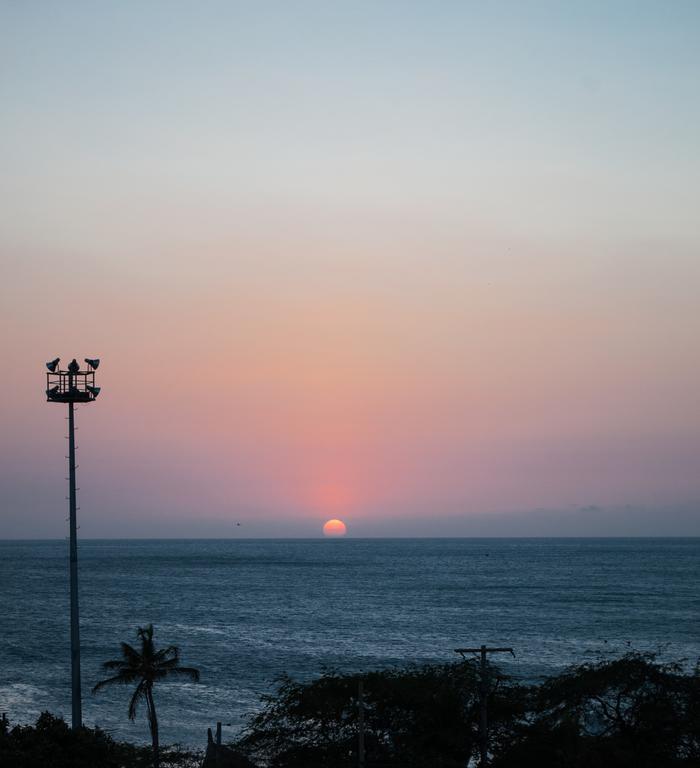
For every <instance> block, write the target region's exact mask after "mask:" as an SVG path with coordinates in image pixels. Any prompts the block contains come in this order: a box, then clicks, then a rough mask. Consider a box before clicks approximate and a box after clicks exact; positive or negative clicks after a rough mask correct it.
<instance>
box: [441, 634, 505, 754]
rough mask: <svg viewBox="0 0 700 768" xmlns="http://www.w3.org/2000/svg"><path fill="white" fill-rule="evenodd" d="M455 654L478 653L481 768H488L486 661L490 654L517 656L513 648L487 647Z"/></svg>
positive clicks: (468, 649)
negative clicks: (487, 655)
mask: <svg viewBox="0 0 700 768" xmlns="http://www.w3.org/2000/svg"><path fill="white" fill-rule="evenodd" d="M455 653H458V654H459V655H460V656H461V657H462V658H463V659H464V658H466V656H465V654H467V653H478V654H479V655H480V657H481V659H480V662H481V663H480V665H479V668H480V673H481V674H480V680H479V699H480V705H481V707H480V708H481V723H480V726H479V753H480V756H479V768H486V766H487V765H488V760H489V731H488V725H489V724H488V712H487V703H488V695H489V679H488V662H487V660H486V654H488V653H510V654H511V655H513V656H515V651H514V650H513V649H512V648H488V647H487V646H485V645H482V646H479V648H455Z"/></svg>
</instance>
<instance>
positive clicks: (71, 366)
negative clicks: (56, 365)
mask: <svg viewBox="0 0 700 768" xmlns="http://www.w3.org/2000/svg"><path fill="white" fill-rule="evenodd" d="M79 370H80V363H79V362H78V361H77V360H76V359H75V358H73V359H72V360H71V361H70V363H68V373H78V371H79Z"/></svg>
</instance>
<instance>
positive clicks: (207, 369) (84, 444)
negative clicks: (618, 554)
mask: <svg viewBox="0 0 700 768" xmlns="http://www.w3.org/2000/svg"><path fill="white" fill-rule="evenodd" d="M305 8H306V6H305ZM387 8H388V6H387ZM410 8H411V9H410V11H409V10H406V9H404V12H403V13H402V14H400V15H399V16H396V17H395V16H393V15H392V14H391V13H389V11H388V10H386V11H382V13H381V14H380V15H381V18H379V19H377V18H374V17H373V25H367V24H365V21H368V20H369V16H368V14H369V15H372V14H375V13H379V12H378V11H373V10H372V7H371V6H365V5H364V4H360V5H359V6H358V7H357V9H356V11H355V12H354V13H353V14H350V12H349V10H348V9H346V11H343V12H342V13H341V12H339V15H340V16H342V17H343V18H340V17H339V18H335V17H333V15H332V14H331V15H327V14H322V13H321V12H320V11H319V10H318V8H317V9H316V10H314V9H313V7H312V6H309V7H308V8H306V10H305V11H304V13H303V14H302V15H303V16H304V18H305V19H306V21H307V22H308V23H309V24H311V23H313V25H314V29H315V30H316V31H315V33H314V35H313V36H312V37H311V38H310V39H307V38H304V39H301V38H299V39H298V38H297V37H296V36H294V35H293V33H292V31H290V30H292V29H293V27H289V26H285V23H284V19H278V18H277V17H275V18H274V19H270V18H267V17H266V18H265V19H264V20H263V19H262V17H261V18H258V17H257V16H256V14H255V13H254V12H252V11H243V10H241V9H238V10H237V11H235V12H234V10H232V9H227V10H225V11H224V10H222V14H223V16H222V18H221V19H220V22H219V23H218V24H216V25H214V24H213V23H209V22H206V21H203V20H200V19H198V20H197V24H200V22H201V24H202V26H201V27H199V26H197V27H196V29H197V30H198V32H197V34H192V35H191V34H190V26H188V20H187V18H185V17H186V16H188V12H187V11H186V10H185V9H183V8H179V10H178V11H177V12H175V13H173V14H169V16H168V18H169V20H170V22H169V25H168V26H167V27H166V28H163V27H162V26H161V25H160V23H159V13H160V11H158V10H157V4H155V5H154V8H150V9H148V10H147V11H144V10H143V9H139V13H138V14H136V15H131V14H130V13H129V11H128V10H122V11H119V10H117V9H112V10H109V11H103V13H106V14H107V15H111V16H113V17H114V18H110V19H108V20H105V19H104V18H102V17H100V18H98V16H97V15H96V16H92V15H91V13H87V12H86V13H82V14H79V16H76V14H75V12H74V10H73V11H72V10H71V9H70V8H67V9H66V10H65V11H61V10H53V11H51V14H52V18H51V19H43V20H41V19H37V18H36V17H35V16H32V15H31V14H25V13H24V12H23V11H22V10H21V9H10V10H7V9H6V10H5V11H3V13H4V14H5V15H7V16H8V18H7V19H6V22H7V24H5V25H4V28H5V29H6V30H9V31H8V32H6V34H7V35H8V39H7V41H6V42H7V43H8V46H7V49H6V54H5V58H6V62H5V65H4V66H3V70H4V74H3V78H4V80H3V85H4V89H5V97H4V102H5V106H6V108H7V109H6V111H7V119H6V127H7V130H6V134H7V137H6V140H5V141H4V143H3V148H2V150H0V151H1V152H2V153H3V160H4V163H3V167H4V168H5V169H6V170H5V173H4V179H3V188H2V190H1V197H2V203H3V204H2V206H0V231H1V232H2V235H1V236H0V237H1V239H0V248H1V256H2V282H1V284H0V320H1V321H2V328H3V331H4V332H3V353H4V354H3V359H4V360H5V373H4V396H3V398H2V400H1V401H0V409H1V416H2V434H3V440H2V444H1V447H0V482H1V485H2V489H3V490H2V497H1V499H0V504H1V505H2V506H1V507H0V510H1V511H0V537H2V536H3V535H8V536H27V537H30V536H38V535H42V536H43V535H45V536H62V535H63V533H64V528H65V522H64V517H65V515H64V514H63V513H64V503H63V496H64V480H63V478H64V475H65V460H64V458H63V456H64V451H63V448H64V446H63V442H64V441H63V434H64V431H63V423H64V422H63V417H64V413H63V409H62V408H60V407H58V406H54V405H48V404H46V403H45V402H44V399H43V389H44V383H43V373H44V371H43V362H44V360H49V359H51V358H53V357H55V356H56V355H60V356H61V357H62V358H63V359H64V362H67V361H68V360H70V358H71V357H73V356H77V357H78V359H82V358H83V357H85V356H98V357H100V358H102V361H103V363H102V366H101V367H100V369H99V372H98V378H99V380H100V384H101V385H102V386H103V392H102V394H101V396H100V398H99V400H98V402H97V403H95V404H94V405H90V406H88V407H85V408H81V409H80V410H79V414H78V419H79V426H80V432H79V433H78V435H79V445H80V448H81V451H80V469H79V476H80V482H79V485H80V486H81V489H82V490H81V495H80V503H81V507H82V510H81V526H82V527H81V533H82V534H83V535H86V536H101V535H111V536H119V535H124V536H139V535H144V536H146V535H148V536H151V535H198V534H201V535H233V534H235V535H239V534H240V535H251V536H255V535H273V536H274V535H317V534H318V533H319V532H320V529H321V525H322V523H323V521H324V520H326V519H327V518H329V517H342V518H343V519H344V520H345V521H346V522H347V523H348V529H349V533H350V534H356V535H374V534H380V533H381V534H387V533H389V534H407V535H410V534H412V533H420V534H430V533H435V534H436V535H437V534H441V533H445V534H458V533H465V534H469V533H470V532H473V531H475V530H477V528H478V531H480V532H483V531H486V532H495V533H499V534H507V533H508V532H509V531H511V530H513V528H512V527H511V523H510V522H509V521H512V517H508V515H513V514H515V515H524V516H525V517H524V518H523V519H525V518H526V517H527V515H528V514H529V513H530V512H531V511H532V510H542V509H544V510H548V512H547V515H549V517H547V521H546V522H545V523H542V522H541V519H540V518H541V514H542V513H541V512H538V513H537V514H538V515H540V518H538V520H540V522H539V523H538V524H537V526H535V527H533V528H532V532H534V533H538V534H541V533H547V532H550V531H551V533H553V534H556V533H559V532H562V531H563V532H566V531H569V532H570V531H571V530H574V529H572V528H571V527H569V528H567V527H566V526H563V527H562V526H560V525H559V524H558V522H557V521H558V519H559V518H558V517H557V515H560V516H561V519H562V520H569V519H570V516H571V515H572V514H579V512H577V510H580V509H582V508H590V507H597V508H600V509H602V510H610V515H611V521H613V519H614V524H613V522H611V525H610V528H608V527H607V524H606V517H605V513H602V512H601V513H600V514H598V513H596V514H597V515H598V516H597V517H596V516H593V517H590V516H589V518H587V519H589V520H591V521H592V522H591V523H590V525H588V523H586V522H585V520H584V522H582V523H581V524H580V525H579V524H578V523H577V524H576V525H577V526H578V527H575V531H576V532H578V533H591V534H596V535H600V534H605V533H606V532H609V531H614V532H616V533H629V534H635V533H639V532H642V533H668V534H674V533H695V534H700V522H698V521H699V520H700V513H698V512H697V511H696V510H697V506H696V505H697V502H698V500H700V345H698V342H697V337H698V331H699V330H700V322H699V320H700V318H699V311H698V296H699V295H700V259H699V258H698V253H699V252H700V238H699V237H698V229H697V200H698V197H699V193H700V164H699V162H698V157H699V156H700V153H698V151H697V150H698V146H697V136H698V135H700V130H699V129H700V112H699V108H698V106H697V105H698V104H699V103H700V99H698V98H697V96H698V95H700V94H698V93H697V89H698V85H697V79H695V78H689V77H688V72H691V71H697V65H699V64H700V62H698V61H697V59H698V50H699V48H698V47H697V46H695V45H694V44H693V40H692V39H690V38H689V37H688V35H687V29H690V28H692V26H693V25H692V24H690V23H687V24H683V23H680V21H678V20H676V21H674V20H670V19H668V18H666V17H664V18H663V19H659V18H656V17H654V18H652V17H651V16H650V17H649V18H647V17H646V16H644V15H643V14H642V15H640V16H639V17H638V18H637V20H636V22H635V23H636V26H634V25H632V27H630V26H629V24H627V22H626V21H625V19H618V18H617V16H616V15H615V14H612V13H610V15H609V16H606V15H605V13H606V12H605V10H604V8H603V6H601V8H599V9H597V10H590V11H587V12H585V13H584V12H583V11H581V12H580V13H578V12H577V14H574V13H573V12H572V14H571V17H567V15H566V14H560V15H557V16H552V17H551V18H550V17H547V19H546V24H550V25H551V28H548V27H546V26H545V27H543V26H542V23H540V22H538V21H537V19H536V18H530V17H529V16H528V18H523V19H522V23H521V24H515V23H513V24H510V23H506V22H505V20H504V18H502V17H498V18H495V17H493V18H492V12H491V11H489V10H484V9H480V10H476V9H473V10H472V11H471V12H468V11H466V10H464V9H462V10H460V9H459V8H457V7H454V8H452V9H451V10H450V11H449V13H448V12H447V11H446V13H445V15H444V18H443V17H442V16H441V17H440V18H437V16H435V17H432V16H431V17H430V18H424V14H425V13H426V12H425V10H421V8H420V6H418V5H416V6H415V7H414V6H413V5H411V6H410ZM514 9H515V10H514V13H517V7H516V6H514ZM164 10H165V9H163V12H164ZM142 11H143V13H142ZM135 13H136V12H135V10H134V14H135ZM470 13H471V16H470ZM533 13H534V15H535V16H537V13H535V11H533ZM688 13H689V14H690V13H694V12H691V11H690V10H688ZM236 14H242V15H244V16H245V21H246V23H248V24H249V25H250V27H246V29H248V32H249V33H250V34H248V33H246V34H243V32H240V34H241V38H240V39H238V38H235V39H229V38H228V36H227V33H226V30H228V31H229V32H231V34H233V32H232V30H240V23H241V18H238V17H237V16H236ZM281 15H282V16H284V15H285V14H284V13H281ZM681 15H682V14H681ZM137 16H138V18H139V23H140V24H141V23H142V24H143V25H144V30H147V31H148V33H146V31H144V33H143V34H144V36H143V38H141V37H139V35H138V34H135V33H134V29H135V27H134V26H133V25H135V24H136V21H135V20H136V18H137ZM229 16H230V17H229ZM346 16H347V18H345V17H346ZM365 16H367V18H365ZM385 16H386V18H385ZM107 21H109V23H107ZM190 21H192V20H191V19H190ZM288 21H289V19H288ZM540 21H543V20H540ZM681 21H682V20H681ZM49 22H50V23H49ZM623 22H624V23H623ZM676 22H678V23H676ZM300 23H301V22H300ZM543 23H544V22H543ZM258 24H259V25H258ZM618 24H620V25H622V26H620V27H619V28H618V27H617V26H616V25H618ZM396 25H398V26H396ZM583 27H585V28H586V29H589V28H590V29H589V31H590V36H589V37H585V36H584V37H582V36H581V35H580V34H579V32H580V30H581V29H582V28H583ZM370 29H373V30H374V33H373V34H372V35H370V33H369V30H370ZM109 30H111V31H109ZM251 30H253V31H252V32H251ZM459 30H462V33H463V34H461V33H459ZM620 30H623V31H622V32H620ZM127 32H128V34H127ZM122 33H123V34H122ZM375 33H376V37H375V36H373V35H374V34H375ZM237 34H238V33H237ZM120 35H121V36H120ZM464 35H467V36H472V35H473V39H472V38H471V37H470V38H469V39H470V40H471V42H472V45H471V46H470V45H468V44H467V43H466V42H465V40H464V39H463V36H464ZM582 40H584V42H582ZM489 41H491V42H490V43H489ZM585 41H587V42H585ZM494 46H495V47H494ZM572 46H573V48H572ZM175 50H177V51H178V54H177V55H175V54H173V51H175ZM650 50H655V51H661V52H664V51H666V52H673V56H670V57H667V56H663V55H658V56H655V57H651V59H653V60H654V61H655V62H656V65H655V68H652V67H651V65H650V63H649V61H650V57H649V55H648V53H649V51H650ZM31 51H35V52H36V53H35V54H31V55H30V53H31ZM466 51H469V52H470V53H469V55H467V53H466ZM533 51H536V52H537V53H536V54H534V53H533ZM569 51H571V54H570V55H569ZM67 52H68V53H67ZM234 52H235V55H234ZM87 61H90V62H91V65H90V66H86V62H87ZM164 62H167V66H166V65H165V64H164ZM562 63H565V66H562ZM246 73H247V74H246ZM524 94H529V96H528V98H525V96H524ZM693 94H694V97H693ZM679 509H680V510H683V511H682V513H677V512H673V513H672V512H670V511H669V510H676V511H677V510H679ZM615 510H617V511H615ZM620 510H626V511H624V514H623V512H620ZM581 514H583V513H581ZM489 515H490V516H492V517H491V518H488V516H489ZM616 515H617V517H616ZM620 515H621V517H620ZM674 515H675V516H674ZM484 516H487V517H484ZM567 516H569V517H567ZM489 519H490V520H493V521H494V523H493V525H492V526H491V527H489V525H485V527H484V524H483V521H484V520H487V521H488V520H489ZM577 519H578V518H577ZM474 521H479V525H478V526H477V527H476V528H475V527H474V526H475V525H476V524H475V522H474ZM498 521H502V524H500V523H498ZM621 521H622V522H621ZM235 522H241V523H242V525H241V527H240V529H237V528H236V527H234V523H235ZM519 525H520V524H519ZM587 525H588V527H587ZM518 531H519V532H520V533H523V532H527V531H528V529H527V526H526V525H525V526H524V527H523V526H520V527H519V528H518Z"/></svg>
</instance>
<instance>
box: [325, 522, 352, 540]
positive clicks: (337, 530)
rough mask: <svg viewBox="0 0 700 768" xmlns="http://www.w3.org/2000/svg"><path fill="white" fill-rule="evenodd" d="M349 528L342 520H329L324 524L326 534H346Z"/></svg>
mask: <svg viewBox="0 0 700 768" xmlns="http://www.w3.org/2000/svg"><path fill="white" fill-rule="evenodd" d="M347 530H348V529H347V528H346V527H345V523H344V522H343V521H342V520H336V519H333V520H328V521H327V522H326V523H325V524H324V526H323V535H324V536H345V534H346V533H347Z"/></svg>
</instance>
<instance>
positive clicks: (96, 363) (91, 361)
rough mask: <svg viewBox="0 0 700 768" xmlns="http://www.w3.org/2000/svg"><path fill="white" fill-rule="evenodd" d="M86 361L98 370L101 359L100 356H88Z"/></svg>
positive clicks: (93, 368) (94, 369)
mask: <svg viewBox="0 0 700 768" xmlns="http://www.w3.org/2000/svg"><path fill="white" fill-rule="evenodd" d="M85 362H86V363H87V364H88V365H89V366H90V368H92V370H93V371H96V370H97V369H98V368H99V367H100V359H99V357H95V358H90V357H86V358H85Z"/></svg>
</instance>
